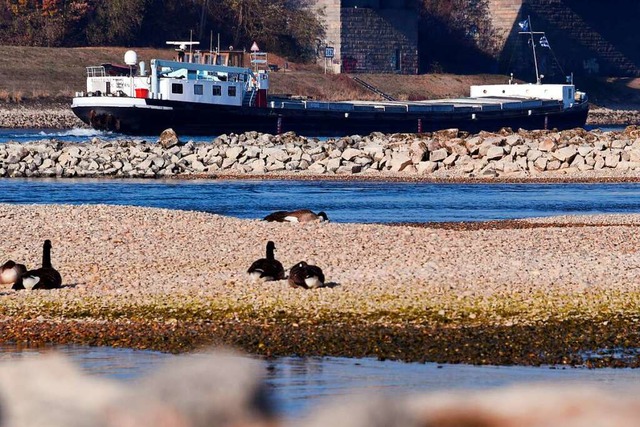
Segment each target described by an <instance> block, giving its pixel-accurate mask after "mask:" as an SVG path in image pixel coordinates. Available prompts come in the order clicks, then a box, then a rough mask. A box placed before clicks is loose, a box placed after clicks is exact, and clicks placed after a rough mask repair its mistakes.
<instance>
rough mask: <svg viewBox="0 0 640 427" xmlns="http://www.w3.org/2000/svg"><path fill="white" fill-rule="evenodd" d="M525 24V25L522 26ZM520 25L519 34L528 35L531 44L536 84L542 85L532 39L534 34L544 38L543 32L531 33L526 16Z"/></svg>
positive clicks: (531, 29) (529, 18)
mask: <svg viewBox="0 0 640 427" xmlns="http://www.w3.org/2000/svg"><path fill="white" fill-rule="evenodd" d="M524 23H526V25H522V24H524ZM524 23H521V25H520V26H521V27H522V29H523V31H520V34H528V35H529V43H530V44H531V49H532V51H533V64H534V66H535V69H536V84H542V78H541V77H540V72H539V70H538V55H537V54H536V42H535V40H534V38H533V35H534V34H542V35H543V36H544V31H533V28H532V27H531V16H530V15H528V16H527V20H526V21H524Z"/></svg>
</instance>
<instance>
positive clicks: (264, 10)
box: [0, 0, 323, 59]
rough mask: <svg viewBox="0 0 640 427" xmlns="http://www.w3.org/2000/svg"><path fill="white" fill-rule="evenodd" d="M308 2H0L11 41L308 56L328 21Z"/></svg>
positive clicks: (1, 35) (4, 35)
mask: <svg viewBox="0 0 640 427" xmlns="http://www.w3.org/2000/svg"><path fill="white" fill-rule="evenodd" d="M307 6H308V4H307V0H0V43H1V44H5V45H7V44H8V45H24V46H47V47H73V46H162V45H165V41H167V40H176V39H178V40H188V39H189V37H191V36H192V35H193V39H194V40H197V41H200V42H201V43H202V44H205V45H208V44H209V43H208V42H209V39H210V36H211V34H213V35H214V38H215V39H216V43H217V34H220V36H221V43H222V46H224V47H225V48H226V47H228V46H229V45H232V46H236V47H239V48H243V47H245V48H248V47H250V46H251V44H252V43H253V41H257V42H258V43H259V45H260V47H261V48H262V49H263V50H268V51H273V52H278V53H280V54H282V55H285V56H288V57H291V58H297V59H309V58H310V57H311V56H313V55H315V45H316V43H315V40H316V39H317V38H318V37H319V36H320V35H321V34H322V32H323V30H322V26H321V24H320V22H319V21H318V20H317V18H316V16H315V15H314V13H313V12H312V11H311V10H310V9H309V8H308V7H307Z"/></svg>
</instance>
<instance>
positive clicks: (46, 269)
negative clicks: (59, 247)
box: [11, 240, 62, 290]
mask: <svg viewBox="0 0 640 427" xmlns="http://www.w3.org/2000/svg"><path fill="white" fill-rule="evenodd" d="M60 286H62V277H61V276H60V273H58V270H56V269H55V268H53V267H52V266H51V241H50V240H45V241H44V244H43V245H42V267H40V268H38V269H36V270H29V271H27V272H26V273H24V274H23V275H22V276H21V277H20V279H18V280H17V281H16V282H15V283H14V284H13V286H12V287H11V289H15V290H20V289H54V288H59V287H60Z"/></svg>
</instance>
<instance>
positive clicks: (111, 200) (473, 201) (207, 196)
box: [0, 179, 640, 222]
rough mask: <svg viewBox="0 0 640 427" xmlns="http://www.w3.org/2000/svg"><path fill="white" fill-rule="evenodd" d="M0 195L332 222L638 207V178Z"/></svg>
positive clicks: (126, 183)
mask: <svg viewBox="0 0 640 427" xmlns="http://www.w3.org/2000/svg"><path fill="white" fill-rule="evenodd" d="M0 200H1V201H2V202H4V203H65V204H97V203H102V204H117V205H136V206H152V207H162V208H170V209H183V210H196V211H204V212H211V213H216V214H221V215H228V216H234V217H239V218H262V217H264V216H265V215H266V214H268V213H269V212H272V211H276V210H288V209H298V208H309V209H313V210H323V211H325V212H327V214H328V215H329V218H330V219H331V220H332V221H337V222H428V221H483V220H493V219H507V218H524V217H537V216H549V215H565V214H593V213H631V212H640V184H636V183H632V184H427V183H383V182H375V183H372V182H343V181H335V182H330V181H320V182H312V181H175V180H165V181H162V180H88V179H58V180H55V179H53V180H43V179H36V180H26V179H0Z"/></svg>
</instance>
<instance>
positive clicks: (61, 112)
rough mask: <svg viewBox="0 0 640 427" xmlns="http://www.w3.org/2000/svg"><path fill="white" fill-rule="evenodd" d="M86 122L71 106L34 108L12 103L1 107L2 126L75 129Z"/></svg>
mask: <svg viewBox="0 0 640 427" xmlns="http://www.w3.org/2000/svg"><path fill="white" fill-rule="evenodd" d="M84 126H85V125H84V123H82V121H81V120H80V119H79V118H78V117H76V115H75V114H73V111H71V109H70V108H69V107H66V106H65V107H50V108H34V107H29V106H21V105H12V106H11V107H10V108H2V109H0V127H1V128H16V129H29V128H31V129H73V128H78V127H84Z"/></svg>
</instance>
